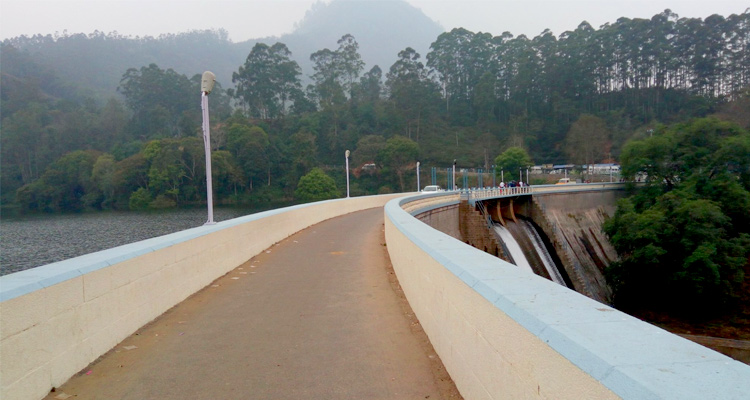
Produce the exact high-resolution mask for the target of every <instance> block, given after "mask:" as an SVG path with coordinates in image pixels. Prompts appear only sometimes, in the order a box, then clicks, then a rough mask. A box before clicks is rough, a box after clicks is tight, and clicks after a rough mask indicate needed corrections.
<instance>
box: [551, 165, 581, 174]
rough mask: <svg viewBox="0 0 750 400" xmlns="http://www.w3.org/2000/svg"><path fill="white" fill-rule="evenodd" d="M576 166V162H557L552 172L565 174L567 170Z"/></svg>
mask: <svg viewBox="0 0 750 400" xmlns="http://www.w3.org/2000/svg"><path fill="white" fill-rule="evenodd" d="M573 168H575V165H574V164H557V165H553V166H552V171H551V172H550V174H564V173H565V171H572V170H573Z"/></svg>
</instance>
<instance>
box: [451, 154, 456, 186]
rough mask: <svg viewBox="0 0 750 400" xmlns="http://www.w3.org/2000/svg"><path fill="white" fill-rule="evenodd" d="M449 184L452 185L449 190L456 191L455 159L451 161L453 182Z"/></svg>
mask: <svg viewBox="0 0 750 400" xmlns="http://www.w3.org/2000/svg"><path fill="white" fill-rule="evenodd" d="M451 184H452V185H453V187H452V188H451V190H455V189H456V159H455V158H454V159H453V180H452V181H451Z"/></svg>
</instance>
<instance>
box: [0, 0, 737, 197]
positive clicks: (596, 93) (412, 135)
mask: <svg viewBox="0 0 750 400" xmlns="http://www.w3.org/2000/svg"><path fill="white" fill-rule="evenodd" d="M97 40H98V41H100V40H101V38H98V39H97ZM749 44H750V11H749V12H745V13H743V14H740V15H732V16H729V17H727V18H724V17H721V16H718V15H714V16H710V17H708V18H706V19H705V20H701V19H695V18H678V17H677V16H676V15H674V14H673V13H671V12H670V11H669V10H667V11H665V12H663V13H661V14H658V15H655V16H654V17H653V18H651V19H627V18H621V19H619V20H617V21H616V22H615V23H612V24H606V25H604V26H602V27H600V28H599V29H594V28H592V27H591V26H590V25H589V24H587V23H582V24H581V25H580V26H579V27H578V28H577V29H576V30H574V31H571V32H565V33H564V34H562V35H560V36H559V37H555V36H554V35H553V34H552V33H551V32H549V31H545V32H543V33H542V34H540V35H539V36H537V37H535V38H533V39H529V38H527V37H526V36H523V35H521V36H518V37H513V35H511V34H510V33H507V32H506V33H503V34H502V35H500V36H492V35H490V34H488V33H473V32H470V31H467V30H465V29H461V28H458V29H454V30H452V31H450V32H446V33H443V34H441V35H440V36H439V37H438V38H436V40H435V42H434V43H433V44H432V46H431V50H430V52H429V53H428V54H427V55H426V57H424V58H423V57H422V55H420V54H419V53H418V52H416V51H415V50H414V49H412V48H405V49H403V50H402V51H400V52H399V53H398V55H397V60H396V62H395V63H394V64H393V65H391V66H390V67H389V68H388V69H387V70H385V71H384V70H382V69H381V68H380V67H379V66H373V67H371V68H369V69H368V70H367V71H365V65H364V62H363V61H362V59H361V57H360V54H359V46H358V43H357V41H356V39H355V38H354V37H353V36H352V35H348V34H347V35H343V36H342V37H341V39H340V40H339V41H338V42H337V43H336V45H337V46H334V47H333V48H331V49H328V48H326V49H321V50H318V51H316V52H314V53H313V54H311V55H310V60H311V63H312V65H313V70H314V73H313V74H312V76H310V77H309V79H303V77H302V72H301V69H300V68H299V65H298V64H297V63H296V62H295V61H293V59H292V54H291V52H290V51H289V49H288V48H287V47H286V45H284V44H283V43H275V44H265V43H258V44H256V45H255V46H254V47H253V48H252V50H251V51H250V53H249V54H248V56H247V58H246V60H245V62H244V64H242V65H240V66H238V68H237V70H236V71H235V72H234V73H233V74H232V87H228V88H226V89H225V88H224V87H222V85H221V82H219V83H218V84H217V88H216V89H215V90H214V92H212V93H211V95H210V109H211V131H212V144H211V147H212V157H213V160H214V167H213V169H214V175H215V176H214V179H215V182H216V184H215V186H214V187H215V191H216V197H217V202H218V203H226V204H246V203H257V202H261V201H269V200H270V199H286V200H294V199H295V198H297V199H298V200H299V199H302V198H312V197H306V196H307V195H305V194H301V195H300V194H298V193H297V191H296V189H297V186H298V184H300V183H301V178H302V177H303V176H305V175H307V174H308V173H310V172H311V171H313V169H314V168H316V167H320V171H315V174H314V175H315V176H318V177H320V172H323V174H328V175H330V177H332V180H333V182H334V184H335V185H334V187H335V189H334V190H331V186H330V181H329V180H326V181H327V182H329V184H328V185H326V186H327V187H326V188H325V189H321V190H322V191H323V192H324V193H328V195H327V196H332V195H333V193H338V194H339V195H340V194H342V193H343V190H344V189H343V182H344V180H345V177H344V171H343V161H344V160H343V155H344V152H345V150H352V151H353V152H352V166H353V170H354V171H353V173H354V177H353V181H352V194H353V195H358V194H372V193H383V192H389V191H399V190H407V189H408V188H411V187H413V185H414V184H415V182H413V180H416V178H415V177H413V176H412V175H413V174H407V173H406V172H407V171H409V170H410V169H413V167H414V164H415V163H416V161H417V160H421V162H422V165H423V166H429V165H435V166H448V165H450V164H452V163H453V160H454V159H456V160H457V162H458V165H459V166H464V167H482V168H485V169H486V170H489V169H490V167H491V164H492V162H493V158H494V157H495V156H496V155H497V154H499V153H501V152H502V151H503V150H505V149H507V148H510V147H520V148H522V149H524V150H525V151H526V152H528V154H529V155H530V156H531V157H530V158H531V159H534V160H535V161H536V162H537V163H560V162H564V161H567V160H579V161H580V162H581V163H584V162H585V163H589V162H591V163H593V162H602V161H611V160H614V159H616V158H617V157H618V156H619V153H620V149H621V147H622V145H623V144H624V143H625V142H626V140H627V139H628V138H630V137H633V136H634V135H635V136H636V137H639V135H640V136H642V135H643V134H644V132H645V131H646V130H647V129H652V128H653V127H655V126H656V125H657V124H658V123H659V122H664V123H670V122H675V121H682V120H685V119H687V118H690V117H701V116H705V115H708V114H712V113H715V112H717V111H721V112H722V113H724V115H725V116H727V117H729V118H734V119H736V120H737V119H739V120H741V118H742V116H743V115H745V114H746V113H744V111H743V110H744V109H743V108H742V107H743V106H742V105H743V104H744V105H746V104H747V99H748V92H747V90H748V89H747V88H748V87H750V60H748V57H750V50H749V49H750V47H749V46H748V45H749ZM0 62H2V70H3V76H2V89H3V90H2V92H3V96H2V104H1V105H2V160H0V162H1V163H2V171H1V174H2V201H3V204H4V205H8V204H18V205H19V206H20V207H22V208H23V209H31V210H49V211H56V210H71V209H84V208H94V209H109V208H116V209H126V208H142V207H149V206H151V207H159V206H174V205H185V204H193V203H199V202H201V201H202V200H201V199H202V198H203V197H202V196H204V193H205V186H204V185H205V182H204V179H203V178H201V174H203V175H205V171H204V170H203V168H204V167H203V166H202V157H203V155H202V153H203V150H202V142H201V140H200V135H201V130H200V126H201V123H200V118H201V115H200V107H199V100H200V90H199V85H200V76H199V75H198V74H196V75H194V76H191V77H188V76H185V75H182V74H179V73H177V72H175V71H174V70H172V69H162V68H160V67H159V66H158V65H156V64H150V65H147V66H142V67H133V68H130V69H128V70H127V71H124V73H123V74H122V77H121V80H120V85H119V87H118V96H116V97H112V98H111V99H110V100H109V101H107V102H106V103H103V104H102V103H98V102H96V101H93V100H91V99H90V98H87V97H86V96H85V95H83V94H80V93H77V92H76V91H75V87H74V85H71V83H70V82H64V81H63V80H61V79H60V78H59V77H57V76H55V71H52V70H49V69H48V68H45V67H43V66H41V65H39V64H38V63H36V62H35V61H34V60H33V59H32V58H31V57H30V56H29V55H28V54H27V53H25V52H24V51H20V50H18V49H16V48H15V47H14V46H13V44H12V43H11V42H8V41H6V42H4V43H3V45H2V58H1V59H0ZM308 82H309V83H308ZM305 83H308V84H307V86H303V85H304V84H305ZM224 84H225V85H226V84H228V82H224ZM737 104H739V105H740V106H739V108H737ZM365 164H368V165H372V164H374V165H375V166H376V167H375V168H374V169H370V168H361V167H362V166H363V165H365ZM423 170H426V168H424V169H423ZM321 179H322V178H321ZM425 181H426V180H425V179H423V182H425ZM306 186H307V187H316V185H306Z"/></svg>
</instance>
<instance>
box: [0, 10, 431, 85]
mask: <svg viewBox="0 0 750 400" xmlns="http://www.w3.org/2000/svg"><path fill="white" fill-rule="evenodd" d="M442 32H443V29H442V28H441V27H440V26H439V25H438V24H437V23H435V22H434V21H432V20H431V19H429V18H428V17H427V16H425V15H424V14H423V13H422V12H421V11H420V10H418V9H416V8H414V7H413V6H411V5H409V4H408V3H406V2H405V1H401V0H399V1H388V2H379V1H356V2H355V1H347V0H336V1H333V2H331V3H330V4H325V3H322V2H319V3H316V4H315V5H314V6H313V7H312V8H311V9H310V10H309V11H308V12H307V14H306V16H305V18H304V19H303V20H302V21H300V22H299V23H298V24H297V28H296V29H295V30H294V32H292V33H290V34H286V35H283V36H281V37H269V38H261V39H257V40H249V41H245V42H239V43H233V42H231V41H230V40H229V39H228V35H227V33H226V31H223V30H218V31H192V32H185V33H180V34H173V35H162V36H160V37H158V38H152V37H143V38H141V37H135V38H133V37H125V36H120V35H118V34H117V33H109V34H105V33H103V32H93V33H90V34H73V35H65V36H60V37H53V36H51V35H47V36H41V35H37V36H33V37H26V36H21V37H17V38H13V39H8V40H5V41H4V42H3V44H4V45H12V46H13V47H15V48H17V49H19V50H21V51H25V52H28V58H29V59H31V60H33V62H34V63H36V64H37V65H39V66H40V68H44V69H46V70H48V71H50V72H53V73H54V74H55V75H56V76H57V77H58V78H59V79H60V80H61V81H62V82H58V83H57V85H58V86H59V85H61V84H62V85H64V86H65V87H67V88H69V90H67V91H65V90H63V91H62V93H61V91H60V90H59V87H58V90H56V92H57V93H54V95H55V96H56V97H57V96H58V95H60V94H62V95H63V97H67V96H70V95H72V92H73V91H75V92H76V93H77V94H78V95H84V96H90V97H94V98H96V99H99V100H103V99H106V98H108V97H110V96H112V95H113V94H114V93H115V90H116V88H117V86H118V85H119V82H120V79H121V78H122V75H123V74H124V73H125V71H126V70H127V69H128V68H137V69H138V68H141V67H143V66H148V65H149V64H151V63H155V64H157V65H158V66H159V67H160V68H162V69H168V68H172V69H174V70H175V71H176V72H178V73H180V74H184V75H187V76H188V77H192V76H193V75H195V74H200V73H202V72H203V71H205V70H211V71H213V72H214V73H215V74H216V76H217V80H218V82H219V83H220V84H221V85H222V86H223V87H224V88H230V87H232V86H233V84H232V73H233V72H235V71H237V70H238V68H239V66H240V65H242V64H244V62H245V58H246V57H247V55H248V54H249V53H250V50H251V49H252V48H253V46H254V45H255V44H256V43H257V42H263V43H267V44H269V45H271V44H273V43H276V42H282V43H285V44H286V45H287V47H288V48H289V49H290V50H291V51H292V55H293V59H294V60H295V61H297V62H298V63H299V64H300V67H301V68H302V70H303V74H304V77H303V79H304V80H307V77H308V76H309V75H311V74H312V66H311V64H310V55H311V54H312V53H314V52H316V51H318V50H321V49H324V48H329V49H336V48H337V46H338V45H337V43H336V42H337V41H338V39H340V38H341V37H342V36H343V35H345V34H347V33H348V34H352V35H353V36H354V37H355V38H356V40H357V42H358V43H359V45H360V54H361V56H362V59H363V60H364V61H365V62H366V64H367V65H366V68H367V69H369V68H371V67H372V66H374V65H378V66H380V68H381V69H382V70H383V71H387V70H388V69H389V68H390V66H391V64H393V62H395V60H396V57H397V54H398V52H399V51H401V50H403V49H404V48H406V47H412V48H414V49H416V50H417V51H418V52H420V54H421V55H422V57H424V56H425V55H426V53H427V51H428V49H429V46H430V43H432V42H433V41H434V40H435V39H437V37H438V35H439V34H440V33H442ZM4 47H5V46H4ZM7 50H8V49H7V48H5V49H3V53H6V51H7ZM3 56H5V54H3ZM14 59H17V57H15V58H14ZM3 64H4V65H3V75H7V74H8V73H9V72H10V71H14V70H19V69H23V68H15V66H13V65H9V64H7V63H5V62H4V63H3ZM6 78H8V77H7V76H6ZM14 78H17V76H14Z"/></svg>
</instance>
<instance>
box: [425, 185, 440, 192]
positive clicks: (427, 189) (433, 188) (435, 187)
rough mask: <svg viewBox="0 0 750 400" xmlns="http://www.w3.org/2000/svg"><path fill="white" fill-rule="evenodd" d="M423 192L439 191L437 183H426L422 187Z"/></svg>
mask: <svg viewBox="0 0 750 400" xmlns="http://www.w3.org/2000/svg"><path fill="white" fill-rule="evenodd" d="M422 191H423V192H439V191H441V189H440V186H438V185H427V186H425V187H424V189H422Z"/></svg>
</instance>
